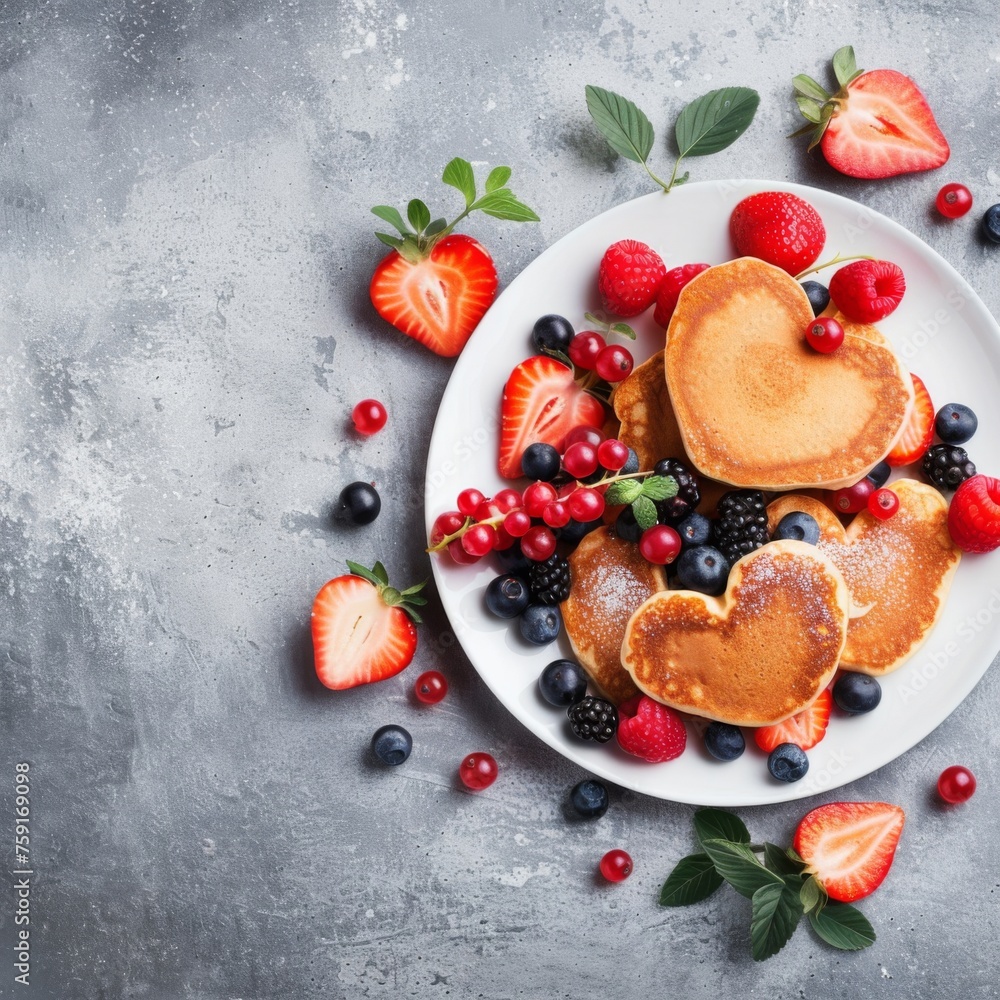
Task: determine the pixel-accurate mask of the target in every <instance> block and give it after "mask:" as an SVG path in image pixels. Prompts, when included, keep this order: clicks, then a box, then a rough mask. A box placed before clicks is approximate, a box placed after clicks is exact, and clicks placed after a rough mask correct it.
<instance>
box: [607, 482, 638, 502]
mask: <svg viewBox="0 0 1000 1000" xmlns="http://www.w3.org/2000/svg"><path fill="white" fill-rule="evenodd" d="M641 493H642V483H641V482H639V480H637V479H619V480H618V482H617V483H612V484H611V485H610V486H609V487H608V489H607V492H605V494H604V502H605V503H606V504H607V505H608V506H609V507H617V506H618V505H619V504H623V503H632V501H633V500H635V499H636V498H637V497H638V496H639V495H640V494H641Z"/></svg>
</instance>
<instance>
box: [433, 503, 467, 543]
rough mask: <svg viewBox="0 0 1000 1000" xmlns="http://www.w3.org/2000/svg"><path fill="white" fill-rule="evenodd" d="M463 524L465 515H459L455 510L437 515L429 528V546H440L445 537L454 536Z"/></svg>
mask: <svg viewBox="0 0 1000 1000" xmlns="http://www.w3.org/2000/svg"><path fill="white" fill-rule="evenodd" d="M463 524H465V515H464V514H459V512H458V511H457V510H446V511H445V512H444V513H443V514H438V516H437V517H436V518H435V519H434V526H433V527H432V528H431V545H432V546H433V545H438V544H440V543H441V542H442V541H443V540H444V538H445V536H446V535H454V534H455V532H456V531H458V529H459V528H461V527H462V525H463Z"/></svg>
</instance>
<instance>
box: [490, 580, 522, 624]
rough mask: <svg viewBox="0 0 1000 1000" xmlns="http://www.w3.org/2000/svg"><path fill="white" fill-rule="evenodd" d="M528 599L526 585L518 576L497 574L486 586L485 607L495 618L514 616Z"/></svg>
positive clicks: (520, 610) (519, 612)
mask: <svg viewBox="0 0 1000 1000" xmlns="http://www.w3.org/2000/svg"><path fill="white" fill-rule="evenodd" d="M530 601H531V593H530V591H529V590H528V585H527V583H525V581H524V580H523V579H522V578H521V577H519V576H513V575H508V576H498V577H496V578H495V579H493V580H491V581H490V584H489V586H488V587H487V588H486V607H487V608H488V609H489V611H490V614H492V615H496V617H497V618H516V617H517V616H518V615H519V614H521V612H522V611H524V609H525V608H526V607H527V606H528V604H529V603H530Z"/></svg>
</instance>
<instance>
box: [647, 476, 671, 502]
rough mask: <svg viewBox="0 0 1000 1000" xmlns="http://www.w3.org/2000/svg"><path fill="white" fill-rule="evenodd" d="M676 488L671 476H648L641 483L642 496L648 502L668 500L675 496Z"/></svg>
mask: <svg viewBox="0 0 1000 1000" xmlns="http://www.w3.org/2000/svg"><path fill="white" fill-rule="evenodd" d="M678 488H679V487H678V486H677V480H676V479H674V477H673V476H650V477H649V478H648V479H646V480H644V481H643V484H642V495H643V496H644V497H649V499H650V500H669V499H670V498H671V497H675V496H677V490H678Z"/></svg>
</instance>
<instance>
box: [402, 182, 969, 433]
mask: <svg viewBox="0 0 1000 1000" xmlns="http://www.w3.org/2000/svg"><path fill="white" fill-rule="evenodd" d="M934 204H935V205H936V206H937V210H938V211H939V212H940V213H941V214H942V215H943V216H944V217H945V218H946V219H958V218H961V217H962V216H963V215H965V213H966V212H968V211H969V209H970V208H972V192H971V191H970V190H969V189H968V188H967V187H966V186H965V185H964V184H945V186H944V187H943V188H941V190H940V191H938V193H937V198H936V199H935V200H934ZM383 422H384V421H383Z"/></svg>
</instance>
